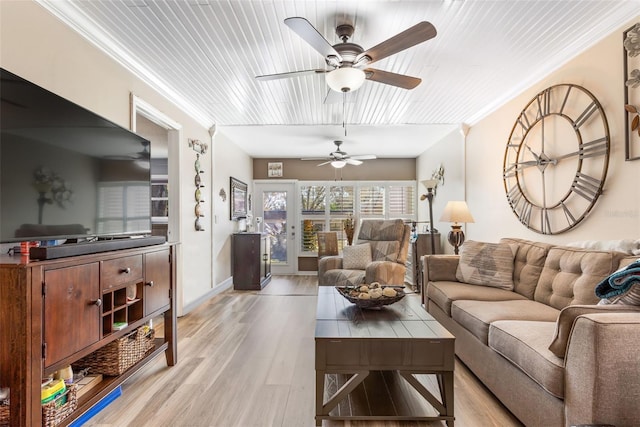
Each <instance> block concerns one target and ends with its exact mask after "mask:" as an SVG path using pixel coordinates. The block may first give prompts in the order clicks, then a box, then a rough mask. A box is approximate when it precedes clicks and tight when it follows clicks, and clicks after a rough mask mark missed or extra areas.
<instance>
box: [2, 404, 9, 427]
mask: <svg viewBox="0 0 640 427" xmlns="http://www.w3.org/2000/svg"><path fill="white" fill-rule="evenodd" d="M8 425H9V404H8V403H7V404H5V403H4V402H0V427H4V426H8Z"/></svg>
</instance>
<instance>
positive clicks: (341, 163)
mask: <svg viewBox="0 0 640 427" xmlns="http://www.w3.org/2000/svg"><path fill="white" fill-rule="evenodd" d="M346 165H347V162H345V161H344V160H334V161H332V162H331V166H333V167H334V168H336V169H340V168H343V167H345V166H346Z"/></svg>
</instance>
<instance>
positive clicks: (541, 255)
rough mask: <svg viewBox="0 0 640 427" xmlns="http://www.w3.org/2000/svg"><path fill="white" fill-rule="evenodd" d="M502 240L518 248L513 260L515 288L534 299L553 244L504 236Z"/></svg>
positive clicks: (516, 290)
mask: <svg viewBox="0 0 640 427" xmlns="http://www.w3.org/2000/svg"><path fill="white" fill-rule="evenodd" d="M500 242H501V243H508V244H510V245H512V246H515V247H516V248H517V250H516V254H515V258H514V260H513V290H514V291H515V292H517V293H519V294H521V295H524V296H525V297H527V298H529V299H533V294H534V292H535V290H536V285H537V284H538V279H539V278H540V273H542V267H544V261H545V259H546V258H547V254H548V253H549V249H551V248H552V247H553V245H551V244H549V243H541V242H532V241H530V240H525V239H514V238H503V239H500Z"/></svg>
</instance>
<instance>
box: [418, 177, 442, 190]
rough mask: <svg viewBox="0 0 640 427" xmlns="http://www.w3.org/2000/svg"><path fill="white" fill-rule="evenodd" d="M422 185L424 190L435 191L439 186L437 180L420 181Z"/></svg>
mask: <svg viewBox="0 0 640 427" xmlns="http://www.w3.org/2000/svg"><path fill="white" fill-rule="evenodd" d="M420 182H421V183H422V185H424V188H426V189H427V190H428V189H430V188H431V189H433V188H436V187H437V185H438V180H437V179H425V180H424V181H420Z"/></svg>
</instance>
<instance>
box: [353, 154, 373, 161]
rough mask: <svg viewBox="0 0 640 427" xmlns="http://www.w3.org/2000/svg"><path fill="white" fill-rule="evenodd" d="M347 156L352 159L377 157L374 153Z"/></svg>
mask: <svg viewBox="0 0 640 427" xmlns="http://www.w3.org/2000/svg"><path fill="white" fill-rule="evenodd" d="M349 158H350V159H353V160H374V159H377V158H378V157H376V155H375V154H362V155H360V156H349Z"/></svg>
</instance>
